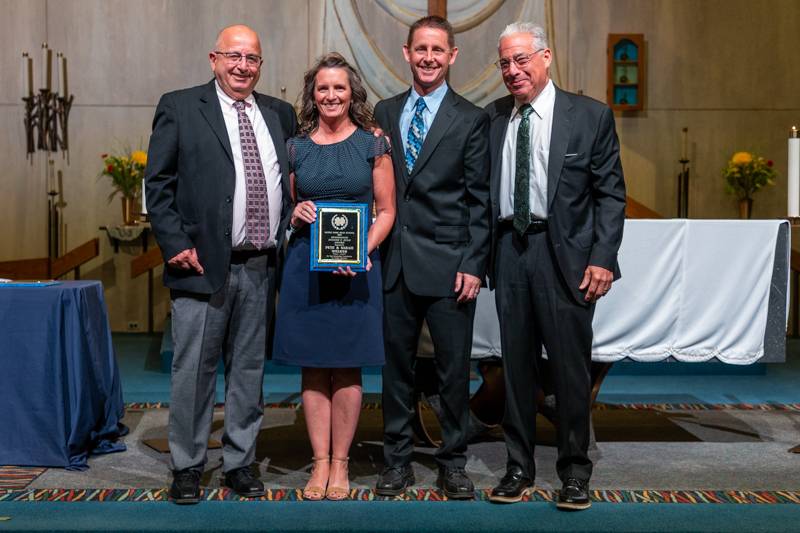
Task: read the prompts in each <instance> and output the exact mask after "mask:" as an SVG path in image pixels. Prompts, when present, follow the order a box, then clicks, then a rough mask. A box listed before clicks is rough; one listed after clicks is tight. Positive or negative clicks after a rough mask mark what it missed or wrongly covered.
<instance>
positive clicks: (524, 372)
mask: <svg viewBox="0 0 800 533" xmlns="http://www.w3.org/2000/svg"><path fill="white" fill-rule="evenodd" d="M495 273H496V288H495V298H496V304H497V312H498V316H499V319H500V338H501V349H502V351H503V370H504V374H505V385H506V409H505V414H504V418H503V430H504V432H505V441H506V448H507V451H508V466H509V467H512V466H517V467H519V468H521V469H522V471H523V472H524V473H525V474H526V475H527V476H529V477H530V479H535V475H536V466H535V463H534V459H533V452H534V444H535V442H536V391H537V389H538V388H540V386H541V385H540V376H539V370H538V368H537V364H536V361H537V359H538V358H539V356H541V353H542V346H543V345H544V348H545V350H546V352H547V360H548V363H549V364H548V365H547V366H548V367H549V368H550V373H551V374H552V383H553V386H554V392H555V396H556V409H557V411H556V412H557V416H558V429H557V443H558V459H557V462H556V470H557V472H558V476H559V478H561V480H562V481H564V480H566V479H567V478H570V477H574V478H577V479H579V480H583V481H588V480H589V477H590V476H591V474H592V462H591V460H590V459H589V456H588V448H589V424H590V416H591V413H590V408H591V406H590V403H589V402H590V393H591V377H590V376H591V347H592V315H593V313H594V304H591V305H588V306H586V305H582V304H580V303H578V302H576V301H575V299H574V297H573V296H572V294H571V293H570V291H569V290H568V289H567V286H566V282H565V281H564V278H563V276H562V275H561V272H560V271H559V268H558V265H557V263H556V258H555V255H554V253H553V250H552V247H551V245H550V242H549V239H548V237H547V232H546V231H542V232H540V233H535V234H527V235H522V236H520V235H518V234H517V233H516V232H515V231H514V230H513V229H511V230H501V232H500V236H499V242H498V247H497V257H496V263H495Z"/></svg>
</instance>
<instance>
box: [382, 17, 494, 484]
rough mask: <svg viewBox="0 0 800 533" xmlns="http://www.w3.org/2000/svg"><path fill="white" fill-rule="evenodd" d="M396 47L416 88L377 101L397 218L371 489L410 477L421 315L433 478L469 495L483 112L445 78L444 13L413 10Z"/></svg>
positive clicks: (449, 53) (485, 240)
mask: <svg viewBox="0 0 800 533" xmlns="http://www.w3.org/2000/svg"><path fill="white" fill-rule="evenodd" d="M403 54H404V55H405V59H406V61H407V62H408V63H409V65H410V66H411V73H412V75H413V85H412V87H411V89H409V90H408V91H406V92H404V93H401V94H399V95H397V96H394V97H392V98H389V99H387V100H383V101H382V102H379V103H378V105H377V106H376V107H375V117H376V119H377V121H378V123H379V124H380V126H381V128H382V129H383V131H384V132H386V133H387V134H389V135H390V138H391V140H392V146H393V152H392V159H393V162H394V173H395V180H396V182H397V219H396V222H395V227H394V230H393V232H392V234H391V235H390V237H389V238H388V239H387V240H386V242H385V243H384V246H383V248H382V251H383V280H384V341H385V345H386V365H385V366H384V370H383V417H384V463H385V464H384V469H383V471H382V472H381V475H380V477H379V478H378V482H377V487H376V492H377V493H378V494H381V495H387V496H390V495H397V494H400V493H401V492H403V491H404V490H405V489H406V487H408V486H410V485H412V484H413V483H414V474H413V471H412V470H411V466H410V462H411V453H412V451H413V447H414V446H413V439H414V435H413V431H412V415H413V412H414V368H415V358H416V351H417V344H418V341H419V336H420V329H421V327H422V322H423V320H425V321H426V322H427V324H428V328H429V330H430V333H431V340H432V341H433V345H434V349H435V366H436V372H437V379H438V385H439V392H440V394H441V404H442V416H441V417H440V424H441V427H442V440H443V442H442V445H441V447H440V448H439V449H438V450H437V452H436V461H437V462H438V464H439V479H438V484H439V486H440V487H442V488H443V490H444V492H445V493H446V494H447V496H448V497H450V498H464V499H466V498H472V497H473V495H474V487H473V484H472V482H471V481H470V479H469V478H468V477H467V475H466V473H465V471H464V466H465V464H466V455H465V453H466V449H467V441H466V429H467V423H468V416H469V410H468V400H469V358H470V353H471V350H472V321H473V317H474V314H475V298H476V296H477V294H478V291H479V290H480V286H481V280H482V279H483V277H484V274H485V269H486V264H487V261H488V251H489V212H488V209H489V207H488V202H489V184H488V135H487V133H488V132H487V126H488V119H487V116H486V113H484V111H483V110H481V109H479V108H477V107H475V106H474V105H472V104H471V103H469V102H468V101H467V100H465V99H464V98H462V97H460V96H459V95H457V94H456V93H455V92H453V90H452V89H450V88H449V87H448V85H447V83H446V81H445V80H446V78H447V70H448V68H449V66H450V65H452V64H453V62H454V61H455V59H456V55H457V54H458V49H457V48H456V47H455V40H454V36H453V29H452V27H451V26H450V24H449V23H448V22H447V21H446V20H444V19H443V18H441V17H435V16H430V17H425V18H423V19H420V20H418V21H417V22H415V23H414V24H413V25H412V26H411V28H410V30H409V33H408V40H407V42H406V44H405V45H404V46H403Z"/></svg>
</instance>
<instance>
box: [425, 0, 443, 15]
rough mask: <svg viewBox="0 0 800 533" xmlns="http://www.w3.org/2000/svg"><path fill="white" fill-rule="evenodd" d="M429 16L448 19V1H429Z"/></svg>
mask: <svg viewBox="0 0 800 533" xmlns="http://www.w3.org/2000/svg"><path fill="white" fill-rule="evenodd" d="M428 15H438V16H440V17H442V18H444V19H446V18H447V0H428Z"/></svg>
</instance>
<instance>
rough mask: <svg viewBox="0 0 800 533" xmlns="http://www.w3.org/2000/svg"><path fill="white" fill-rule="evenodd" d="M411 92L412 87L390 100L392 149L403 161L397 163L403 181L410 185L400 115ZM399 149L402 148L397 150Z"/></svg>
mask: <svg viewBox="0 0 800 533" xmlns="http://www.w3.org/2000/svg"><path fill="white" fill-rule="evenodd" d="M410 92H411V89H409V90H407V91H406V92H404V93H401V94H398V95H397V96H395V97H394V98H392V100H391V101H390V102H389V104H388V105H389V109H388V114H389V123H390V124H391V125H390V126H389V127H390V130H389V132H390V137H391V140H392V150H394V151H395V152H396V153H397V154H398V155H399V156H400V159H401V160H403V162H402V163H401V164H400V165H397V166H398V167H399V168H400V176H401V177H402V178H403V183H405V184H406V185H408V171H407V170H406V164H405V158H404V157H402V154H404V153H405V151H404V150H405V148H404V145H405V139H403V132H402V131H400V115H401V114H402V113H403V106H404V105H405V103H406V100H407V99H408V95H409V93H410ZM397 150H400V151H399V152H397Z"/></svg>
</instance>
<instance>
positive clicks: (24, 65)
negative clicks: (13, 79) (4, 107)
mask: <svg viewBox="0 0 800 533" xmlns="http://www.w3.org/2000/svg"><path fill="white" fill-rule="evenodd" d="M27 69H28V54H26V53H25V52H22V71H21V72H20V74H21V75H22V97H23V98H25V96H26V95H27V94H28V88H27V87H26V85H27V81H28V75H27V74H26V73H25V71H26V70H27Z"/></svg>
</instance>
